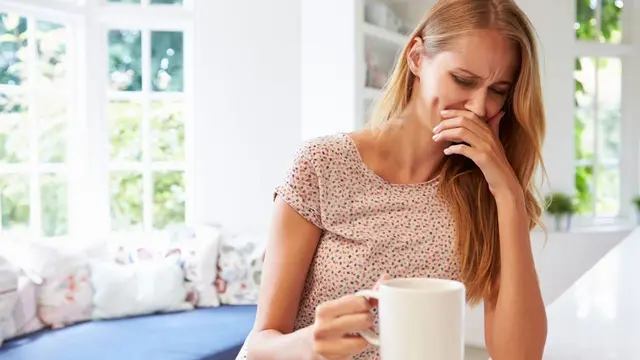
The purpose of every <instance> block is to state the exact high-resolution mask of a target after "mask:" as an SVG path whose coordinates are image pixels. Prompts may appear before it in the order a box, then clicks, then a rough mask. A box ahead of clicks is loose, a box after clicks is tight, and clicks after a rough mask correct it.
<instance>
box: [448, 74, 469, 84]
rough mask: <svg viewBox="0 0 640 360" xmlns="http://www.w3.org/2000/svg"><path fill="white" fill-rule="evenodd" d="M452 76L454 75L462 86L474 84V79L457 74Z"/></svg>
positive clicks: (455, 79) (454, 78)
mask: <svg viewBox="0 0 640 360" xmlns="http://www.w3.org/2000/svg"><path fill="white" fill-rule="evenodd" d="M452 76H453V80H454V81H455V82H457V83H458V84H460V85H462V86H473V84H474V83H473V81H472V80H467V79H464V78H461V77H460V76H456V75H452Z"/></svg>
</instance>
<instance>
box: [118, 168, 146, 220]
mask: <svg viewBox="0 0 640 360" xmlns="http://www.w3.org/2000/svg"><path fill="white" fill-rule="evenodd" d="M110 179H111V230H114V231H129V230H136V231H141V230H142V174H140V173H114V174H111V177H110Z"/></svg>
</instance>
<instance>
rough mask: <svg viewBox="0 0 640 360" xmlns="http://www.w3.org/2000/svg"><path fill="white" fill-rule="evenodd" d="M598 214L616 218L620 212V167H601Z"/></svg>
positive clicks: (599, 172)
mask: <svg viewBox="0 0 640 360" xmlns="http://www.w3.org/2000/svg"><path fill="white" fill-rule="evenodd" d="M597 189H598V190H597V191H598V193H597V194H596V199H597V202H596V213H597V214H598V215H605V216H615V215H618V212H619V211H620V167H619V166H618V165H617V164H616V165H612V166H607V167H600V170H599V171H598V188H597Z"/></svg>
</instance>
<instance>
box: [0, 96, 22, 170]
mask: <svg viewBox="0 0 640 360" xmlns="http://www.w3.org/2000/svg"><path fill="white" fill-rule="evenodd" d="M27 162H29V117H28V115H27V102H26V97H25V96H22V95H19V94H11V93H2V92H0V164H2V163H27Z"/></svg>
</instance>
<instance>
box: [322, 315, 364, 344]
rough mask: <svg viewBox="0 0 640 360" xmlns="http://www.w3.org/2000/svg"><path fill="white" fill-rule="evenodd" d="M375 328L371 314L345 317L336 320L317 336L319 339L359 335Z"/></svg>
mask: <svg viewBox="0 0 640 360" xmlns="http://www.w3.org/2000/svg"><path fill="white" fill-rule="evenodd" d="M372 326H373V314H372V313H371V312H366V313H357V314H349V315H343V316H340V317H338V318H335V319H334V320H333V321H331V322H330V323H327V325H326V326H325V327H323V328H322V330H321V331H319V333H318V334H317V335H318V337H321V338H322V337H336V336H342V335H343V334H350V333H357V332H359V331H361V330H366V329H369V328H371V327H372Z"/></svg>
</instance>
